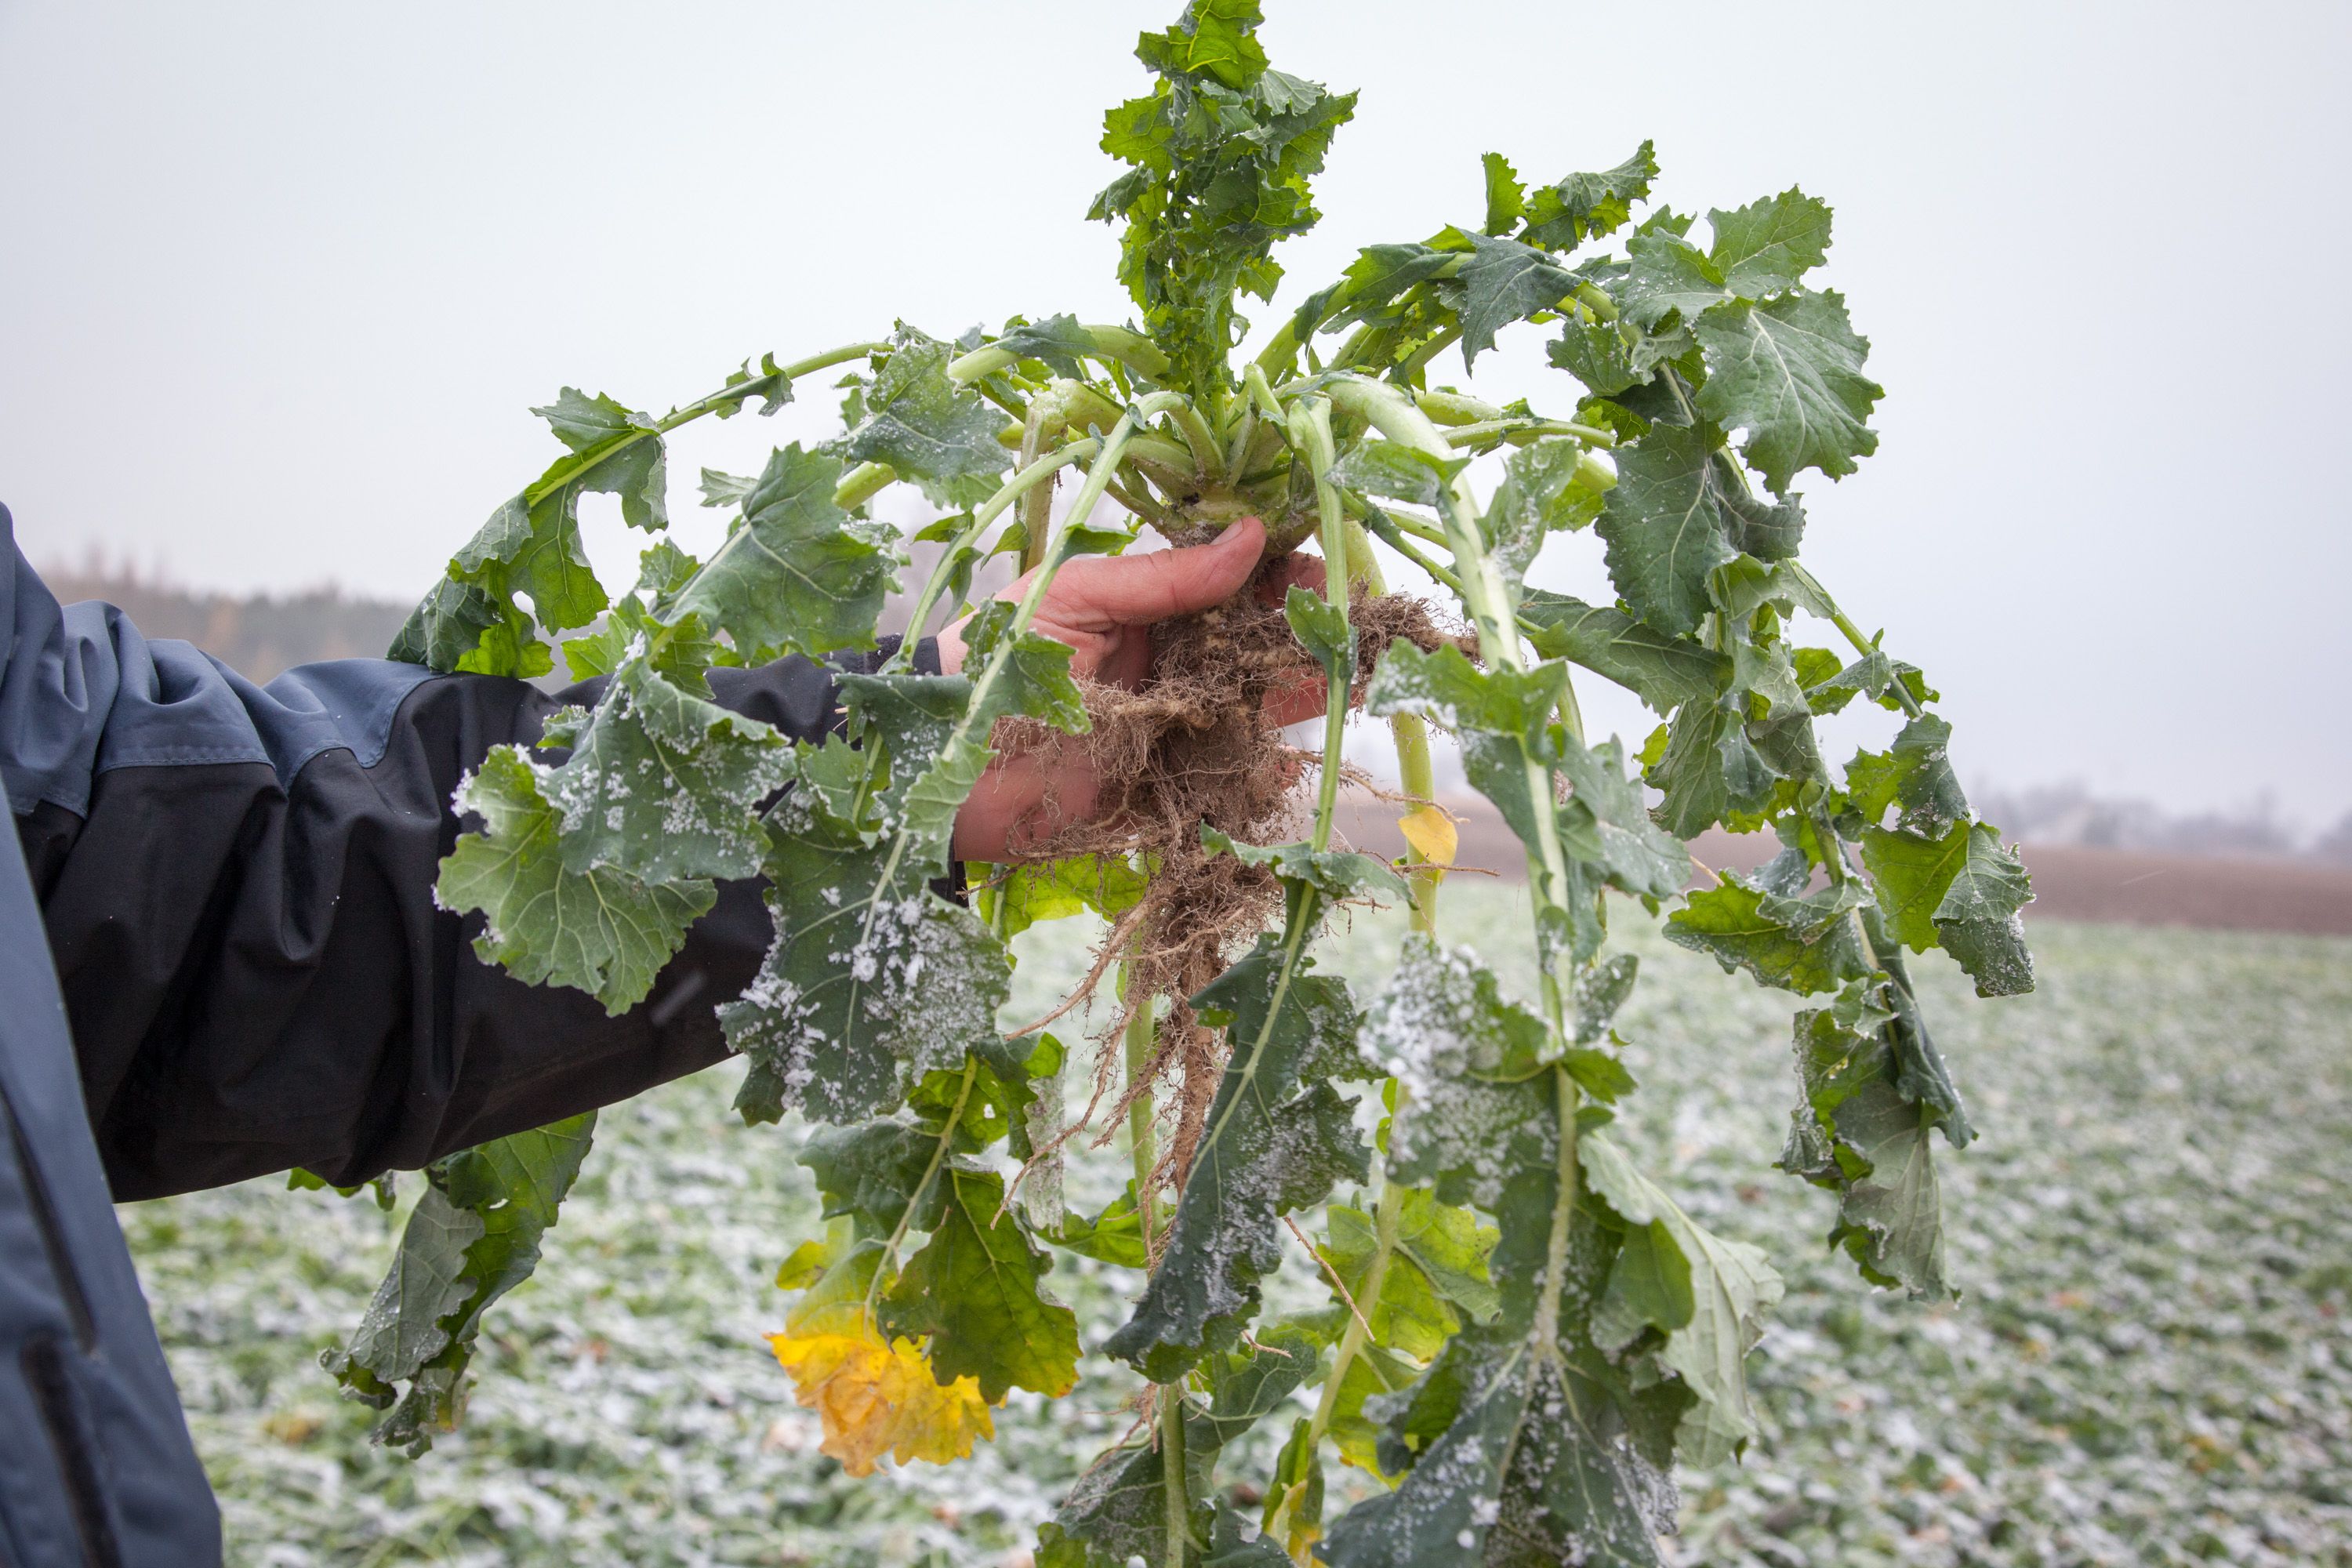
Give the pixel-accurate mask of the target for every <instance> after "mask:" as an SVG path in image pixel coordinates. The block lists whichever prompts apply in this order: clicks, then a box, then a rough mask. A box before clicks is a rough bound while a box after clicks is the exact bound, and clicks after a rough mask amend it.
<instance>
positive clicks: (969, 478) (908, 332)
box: [840, 322, 1010, 625]
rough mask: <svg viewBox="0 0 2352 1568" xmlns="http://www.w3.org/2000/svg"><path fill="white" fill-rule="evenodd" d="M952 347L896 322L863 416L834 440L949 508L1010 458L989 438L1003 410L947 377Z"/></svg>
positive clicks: (983, 486)
mask: <svg viewBox="0 0 2352 1568" xmlns="http://www.w3.org/2000/svg"><path fill="white" fill-rule="evenodd" d="M955 353H956V347H955V345H954V344H952V343H946V342H940V340H939V339H937V338H933V337H929V336H927V335H926V334H924V333H923V332H920V331H917V330H916V329H915V328H913V327H909V326H908V325H906V324H905V323H904V322H901V323H900V324H899V327H898V331H897V332H896V333H894V334H893V335H892V338H891V345H890V348H889V350H888V351H887V353H886V354H885V355H884V356H883V358H882V362H881V368H880V369H879V370H877V371H876V373H875V375H874V380H873V383H872V384H870V385H869V386H867V387H866V399H865V403H866V417H865V419H864V420H863V421H862V422H860V423H859V425H858V426H857V427H856V429H854V430H852V431H850V432H849V434H848V435H846V436H845V437H842V439H841V442H840V449H841V451H842V453H843V455H844V456H845V457H846V458H849V459H850V460H851V461H853V462H861V463H887V464H888V465H889V466H890V468H892V469H893V470H895V471H896V472H897V473H898V475H899V477H900V478H902V479H913V480H915V481H917V482H918V483H919V484H920V485H921V486H922V488H923V493H924V494H926V495H928V496H929V497H930V499H931V500H932V501H933V503H934V504H936V505H938V506H940V507H942V508H944V509H947V510H957V509H960V508H962V507H967V506H971V505H973V504H975V503H976V502H978V501H982V500H986V499H987V498H988V494H989V492H990V490H992V489H994V488H995V487H994V484H993V483H992V481H993V480H994V479H995V477H996V476H997V475H999V474H1001V473H1003V471H1004V469H1005V467H1006V465H1007V463H1008V461H1009V459H1010V454H1008V453H1007V452H1006V451H1005V449H1004V448H1003V447H1001V446H999V445H998V444H997V440H996V433H997V431H998V430H1000V429H1002V428H1003V426H1004V416H1003V414H1002V413H1001V412H999V411H998V410H997V409H996V408H995V407H994V406H993V405H991V404H990V403H989V402H988V401H987V400H986V399H985V398H983V397H982V396H981V395H979V394H978V393H976V392H971V391H968V390H966V389H964V388H962V387H960V386H958V385H957V384H955V383H954V382H953V381H951V380H950V379H949V378H948V374H947V366H948V362H949V361H950V359H952V358H954V357H955ZM982 481H988V482H982ZM867 624H868V625H871V624H872V622H871V617H870V616H869V617H868V623H867Z"/></svg>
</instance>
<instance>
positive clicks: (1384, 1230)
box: [1276, 1085, 1406, 1529]
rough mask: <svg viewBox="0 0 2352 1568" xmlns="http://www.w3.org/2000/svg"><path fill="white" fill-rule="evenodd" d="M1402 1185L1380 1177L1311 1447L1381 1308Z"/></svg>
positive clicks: (1310, 1426)
mask: <svg viewBox="0 0 2352 1568" xmlns="http://www.w3.org/2000/svg"><path fill="white" fill-rule="evenodd" d="M1397 1105H1398V1108H1399V1109H1400V1110H1401V1109H1402V1107H1403V1105H1404V1090H1403V1088H1402V1085H1400V1086H1399V1088H1398V1090H1397ZM1405 1192H1406V1189H1405V1187H1404V1186H1403V1185H1402V1184H1400V1183H1397V1182H1391V1181H1390V1180H1388V1178H1387V1176H1386V1174H1385V1173H1383V1174H1382V1176H1381V1195H1380V1200H1379V1202H1378V1204H1377V1205H1375V1206H1374V1208H1373V1211H1372V1237H1373V1245H1372V1261H1371V1266H1370V1268H1367V1269H1366V1270H1365V1272H1364V1282H1363V1284H1362V1285H1360V1286H1359V1287H1358V1288H1357V1289H1356V1310H1354V1311H1353V1312H1350V1313H1349V1314H1348V1327H1347V1329H1346V1330H1345V1331H1343V1332H1342V1333H1341V1334H1340V1335H1339V1349H1337V1350H1336V1351H1334V1352H1332V1353H1331V1370H1330V1372H1329V1373H1328V1374H1327V1375H1326V1376H1325V1378H1324V1379H1323V1393H1322V1395H1321V1397H1319V1398H1318V1399H1317V1400H1316V1402H1315V1414H1314V1415H1313V1417H1312V1418H1311V1419H1309V1420H1308V1422H1307V1445H1308V1447H1310V1448H1312V1447H1315V1446H1317V1445H1318V1444H1320V1443H1321V1442H1322V1441H1323V1438H1324V1436H1325V1434H1327V1433H1328V1432H1329V1431H1330V1430H1331V1417H1332V1416H1333V1415H1335V1414H1337V1412H1338V1410H1339V1392H1340V1391H1339V1384H1341V1383H1342V1382H1344V1381H1345V1380H1346V1378H1347V1375H1348V1368H1349V1364H1350V1363H1353V1362H1354V1361H1355V1359H1356V1358H1357V1357H1358V1356H1359V1355H1361V1354H1362V1353H1363V1350H1364V1341H1365V1339H1366V1337H1367V1331H1368V1328H1369V1326H1370V1322H1371V1321H1372V1314H1373V1313H1375V1312H1377V1311H1379V1310H1380V1308H1381V1286H1383V1285H1385V1284H1386V1283H1387V1282H1388V1272H1389V1259H1390V1258H1392V1257H1394V1256H1395V1255H1396V1245H1397V1226H1398V1222H1399V1221H1400V1220H1401V1219H1402V1216H1403V1214H1404V1194H1405ZM1288 1511H1289V1510H1287V1509H1285V1510H1283V1513H1282V1515H1280V1516H1277V1517H1278V1520H1279V1523H1278V1524H1277V1526H1276V1528H1277V1529H1278V1528H1279V1527H1280V1524H1286V1523H1287V1522H1288V1518H1287V1515H1288Z"/></svg>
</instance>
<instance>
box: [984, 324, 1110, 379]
mask: <svg viewBox="0 0 2352 1568" xmlns="http://www.w3.org/2000/svg"><path fill="white" fill-rule="evenodd" d="M996 346H997V347H998V348H1000V349H1003V351H1004V352H1005V353H1011V354H1018V355H1020V356H1021V357H1022V358H1023V359H1034V360H1043V361H1044V362H1045V364H1046V365H1047V366H1048V367H1049V368H1051V369H1052V370H1054V371H1055V372H1056V373H1057V374H1062V375H1066V376H1071V377H1073V378H1075V377H1078V376H1083V375H1085V374H1086V365H1085V363H1083V362H1084V361H1085V359H1086V357H1087V355H1088V354H1091V353H1097V345H1096V343H1095V340H1094V337H1093V335H1092V334H1091V333H1089V332H1088V331H1087V330H1086V329H1085V328H1084V327H1082V326H1080V325H1079V324H1078V319H1077V318H1076V316H1072V315H1068V314H1063V315H1058V316H1048V317H1046V318H1045V320H1044V321H1024V322H1022V323H1021V324H1019V325H1017V326H1010V325H1009V326H1007V327H1006V328H1005V329H1004V331H1003V334H1002V335H1001V336H999V337H998V338H997V340H996Z"/></svg>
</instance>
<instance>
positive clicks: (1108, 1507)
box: [1037, 1326, 1320, 1568]
mask: <svg viewBox="0 0 2352 1568" xmlns="http://www.w3.org/2000/svg"><path fill="white" fill-rule="evenodd" d="M1319 1348H1320V1347H1319V1346H1318V1344H1317V1343H1316V1342H1315V1341H1314V1339H1312V1338H1311V1337H1309V1336H1308V1335H1307V1334H1305V1333H1303V1332H1301V1331H1298V1330H1297V1329H1295V1328H1291V1327H1287V1326H1276V1327H1274V1328H1270V1329H1268V1330H1267V1331H1266V1332H1265V1335H1264V1336H1263V1337H1262V1338H1261V1340H1260V1341H1259V1348H1257V1349H1255V1350H1247V1351H1236V1352H1230V1353H1226V1354H1220V1355H1214V1356H1211V1357H1210V1358H1209V1359H1208V1363H1207V1366H1206V1368H1205V1371H1206V1373H1207V1379H1206V1381H1207V1383H1208V1385H1209V1399H1208V1403H1207V1406H1206V1408H1203V1407H1202V1405H1201V1404H1200V1403H1199V1402H1198V1401H1197V1400H1194V1399H1192V1398H1186V1400H1185V1405H1184V1480H1185V1492H1186V1495H1185V1496H1184V1497H1183V1498H1182V1499H1181V1503H1180V1506H1181V1511H1182V1512H1183V1515H1184V1517H1185V1521H1186V1525H1187V1528H1188V1530H1189V1531H1190V1533H1191V1535H1192V1540H1193V1541H1195V1542H1214V1541H1220V1540H1223V1541H1225V1542H1230V1544H1231V1548H1232V1549H1233V1550H1234V1551H1235V1552H1239V1553H1240V1554H1238V1555H1230V1556H1219V1555H1215V1554H1213V1553H1212V1555H1211V1556H1210V1557H1209V1560H1208V1561H1209V1563H1218V1564H1225V1563H1230V1564H1232V1568H1244V1565H1246V1564H1251V1563H1257V1562H1259V1561H1261V1557H1262V1554H1261V1555H1260V1556H1252V1555H1249V1554H1248V1553H1247V1552H1246V1550H1245V1548H1246V1547H1247V1546H1248V1545H1249V1544H1252V1543H1249V1542H1243V1541H1242V1539H1241V1538H1242V1536H1243V1535H1244V1533H1246V1532H1245V1531H1244V1529H1243V1528H1242V1521H1241V1520H1240V1519H1239V1517H1238V1516H1237V1515H1235V1514H1234V1513H1232V1512H1231V1511H1230V1510H1222V1509H1220V1508H1219V1507H1218V1506H1217V1505H1216V1504H1215V1503H1214V1502H1213V1500H1212V1499H1213V1491H1212V1489H1211V1487H1210V1485H1209V1482H1210V1478H1211V1475H1212V1472H1213V1467H1214V1465H1215V1464H1216V1461H1217V1457H1218V1456H1219V1455H1220V1454H1221V1453H1222V1452H1223V1450H1224V1449H1225V1448H1226V1447H1228V1446H1230V1445H1231V1444H1232V1443H1234V1441H1235V1440H1236V1439H1237V1438H1239V1437H1240V1436H1242V1435H1243V1434H1244V1433H1245V1432H1247V1431H1248V1430H1249V1429H1250V1428H1251V1427H1252V1426H1255V1425H1256V1424H1257V1423H1258V1422H1259V1421H1260V1420H1262V1419H1264V1418H1265V1416H1266V1415H1269V1414H1270V1413H1272V1412H1274V1411H1276V1410H1278V1409H1280V1408H1282V1407H1283V1405H1284V1404H1285V1402H1286V1400H1287V1399H1288V1398H1289V1396H1290V1394H1291V1393H1292V1392H1293V1391H1294V1390H1295V1389H1297V1387H1298V1385H1299V1384H1300V1383H1302V1382H1303V1381H1304V1380H1305V1379H1306V1377H1307V1374H1308V1373H1310V1372H1311V1371H1312V1370H1313V1369H1314V1367H1315V1358H1316V1354H1317V1352H1318V1349H1319ZM1182 1392H1183V1391H1182V1389H1181V1387H1180V1388H1179V1389H1176V1390H1171V1393H1175V1394H1181V1393H1182ZM1163 1458H1164V1457H1163V1456H1162V1455H1161V1454H1160V1451H1159V1449H1158V1448H1157V1447H1155V1446H1154V1445H1153V1444H1152V1443H1151V1442H1150V1440H1148V1439H1146V1440H1139V1441H1130V1442H1125V1443H1121V1444H1119V1445H1118V1447H1114V1448H1112V1449H1111V1450H1110V1451H1109V1452H1108V1453H1106V1454H1104V1455H1102V1456H1101V1457H1099V1458H1097V1459H1096V1460H1095V1462H1094V1463H1093V1464H1092V1465H1090V1466H1088V1467H1087V1473H1086V1474H1085V1475H1083V1476H1080V1477H1079V1478H1078V1482H1077V1485H1076V1486H1075V1487H1073V1488H1071V1489H1070V1494H1069V1496H1068V1497H1067V1498H1066V1499H1065V1500H1063V1503H1062V1506H1061V1507H1060V1508H1059V1509H1058V1510H1055V1514H1054V1518H1053V1520H1052V1521H1051V1522H1049V1523H1048V1524H1046V1525H1045V1528H1044V1529H1043V1530H1042V1531H1040V1532H1039V1538H1038V1552H1037V1565H1038V1568H1128V1564H1129V1562H1130V1561H1132V1560H1133V1559H1134V1558H1135V1557H1137V1556H1139V1555H1140V1556H1141V1557H1143V1558H1144V1559H1145V1560H1146V1561H1148V1562H1154V1563H1157V1562H1160V1561H1161V1560H1162V1554H1163V1552H1164V1551H1165V1549H1166V1545H1167V1540H1168V1534H1167V1531H1168V1513H1169V1509H1168V1501H1169V1499H1168V1467H1167V1465H1166V1464H1165V1463H1164V1462H1163ZM1256 1539H1257V1540H1260V1541H1262V1540H1264V1539H1265V1538H1264V1537H1257V1538H1256ZM1263 1560H1264V1561H1265V1562H1267V1563H1275V1562H1277V1561H1287V1559H1286V1558H1282V1557H1280V1554H1279V1552H1277V1554H1276V1558H1271V1559H1263Z"/></svg>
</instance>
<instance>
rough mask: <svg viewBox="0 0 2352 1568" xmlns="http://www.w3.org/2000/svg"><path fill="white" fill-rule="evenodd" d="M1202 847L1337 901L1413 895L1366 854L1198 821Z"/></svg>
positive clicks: (1382, 864) (1383, 863) (1391, 871)
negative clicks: (1250, 837)
mask: <svg viewBox="0 0 2352 1568" xmlns="http://www.w3.org/2000/svg"><path fill="white" fill-rule="evenodd" d="M1295 591H1296V590H1294V592H1295ZM1201 847H1202V848H1204V849H1206V850H1207V851H1208V852H1209V853H1210V854H1212V855H1231V856H1233V857H1234V858H1235V859H1238V860H1240V861H1242V862H1244V864H1246V865H1251V866H1266V867H1271V868H1273V870H1274V874H1275V875H1276V876H1277V877H1279V878H1281V879H1283V880H1284V881H1286V882H1289V883H1293V884H1296V885H1297V886H1301V887H1307V888H1312V889H1315V890H1316V891H1317V892H1318V893H1320V894H1322V895H1323V897H1325V898H1327V899H1329V900H1332V901H1333V902H1335V903H1336V902H1339V901H1340V900H1347V899H1366V898H1369V899H1381V898H1387V899H1394V900H1403V899H1406V898H1408V897H1410V896H1411V890H1410V889H1408V888H1407V887H1406V885H1405V880H1404V879H1403V878H1402V877H1400V876H1398V875H1397V874H1396V871H1395V870H1394V869H1393V868H1391V866H1390V865H1389V863H1388V862H1387V861H1385V860H1381V859H1378V858H1374V857H1372V856H1370V855H1358V854H1355V853H1353V852H1352V851H1349V850H1344V849H1323V850H1318V849H1317V848H1316V847H1314V846H1313V845H1311V844H1270V845H1264V846H1261V845H1256V844H1244V843H1240V842H1238V841H1236V840H1235V839H1234V838H1233V837H1231V836H1230V835H1228V834H1226V833H1224V832H1223V830H1221V829H1219V828H1214V827H1212V826H1209V825H1208V824H1207V823H1205V822H1204V823H1202V825H1201Z"/></svg>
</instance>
